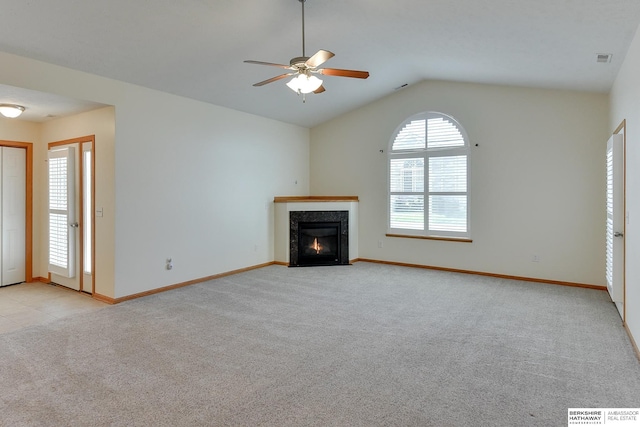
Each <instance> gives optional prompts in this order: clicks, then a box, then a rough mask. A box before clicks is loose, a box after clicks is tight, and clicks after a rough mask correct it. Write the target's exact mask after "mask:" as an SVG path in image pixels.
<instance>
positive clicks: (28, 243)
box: [0, 140, 33, 283]
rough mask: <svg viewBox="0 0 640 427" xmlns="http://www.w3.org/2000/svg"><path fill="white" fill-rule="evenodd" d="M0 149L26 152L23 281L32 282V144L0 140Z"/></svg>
mask: <svg viewBox="0 0 640 427" xmlns="http://www.w3.org/2000/svg"><path fill="white" fill-rule="evenodd" d="M0 147H12V148H23V149H25V150H26V163H27V164H26V165H25V166H26V189H25V190H26V191H25V193H26V205H25V233H24V234H25V236H24V240H25V241H24V243H25V244H24V252H25V254H24V260H25V264H24V272H25V274H24V275H25V277H24V281H25V282H26V283H29V282H32V281H33V271H32V270H33V242H32V240H31V239H32V238H33V143H32V142H20V141H5V140H0Z"/></svg>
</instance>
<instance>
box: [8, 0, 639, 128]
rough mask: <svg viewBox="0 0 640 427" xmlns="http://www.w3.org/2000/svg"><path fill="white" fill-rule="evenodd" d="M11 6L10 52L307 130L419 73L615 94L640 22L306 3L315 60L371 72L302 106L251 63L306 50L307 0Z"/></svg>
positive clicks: (585, 12) (608, 2) (622, 9)
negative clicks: (319, 56)
mask: <svg viewBox="0 0 640 427" xmlns="http://www.w3.org/2000/svg"><path fill="white" fill-rule="evenodd" d="M0 10H1V11H2V13H0V51H4V52H8V53H13V54H17V55H21V56H25V57H28V58H33V59H37V60H42V61H45V62H49V63H52V64H57V65H61V66H65V67H69V68H72V69H76V70H80V71H85V72H89V73H92V74H97V75H100V76H105V77H109V78H113V79H117V80H121V81H125V82H129V83H134V84H138V85H141V86H145V87H148V88H153V89H158V90H161V91H164V92H169V93H173V94H177V95H182V96H185V97H189V98H193V99H197V100H201V101H205V102H209V103H212V104H216V105H221V106H224V107H228V108H232V109H235V110H239V111H245V112H249V113H253V114H257V115H260V116H264V117H269V118H273V119H277V120H281V121H284V122H288V123H294V124H298V125H301V126H306V127H312V126H314V125H317V124H319V123H322V122H324V121H327V120H329V119H331V118H333V117H336V116H338V115H340V114H342V113H344V112H346V111H349V110H352V109H354V108H357V107H359V106H362V105H365V104H367V103H369V102H371V101H374V100H376V99H379V98H381V97H384V96H387V95H389V94H391V93H393V92H394V91H395V90H411V89H410V88H411V85H412V84H414V83H416V82H419V81H422V80H455V81H464V82H480V83H497V84H508V85H524V86H531V87H541V88H557V89H576V90H588V91H600V92H607V91H608V90H609V89H610V88H611V85H612V83H613V81H614V79H615V76H616V74H617V72H618V70H619V68H620V66H621V64H622V62H623V60H624V57H625V54H626V52H627V49H628V47H629V44H630V42H631V40H632V38H633V36H634V34H635V32H636V30H637V28H638V24H639V23H640V1H638V0H536V1H529V0H482V1H479V0H457V1H450V0H395V1H387V0H307V1H306V3H305V15H306V16H305V20H306V28H305V29H306V53H307V56H310V55H311V54H313V53H314V52H316V51H317V50H318V49H326V50H330V51H332V52H333V53H335V55H336V56H335V57H334V58H332V59H330V60H329V61H328V62H327V63H326V64H325V65H326V66H327V67H332V68H346V69H356V70H367V71H369V72H370V73H371V76H370V77H369V78H368V79H367V80H357V79H350V78H342V77H331V76H325V77H323V78H324V86H325V88H326V92H324V93H322V94H311V95H308V96H307V97H306V102H305V103H303V102H302V97H300V96H298V95H296V94H295V93H294V92H293V91H291V90H290V89H289V88H287V87H286V86H285V83H286V81H287V80H280V81H278V82H274V83H271V84H268V85H265V86H262V87H253V86H252V84H253V83H256V82H259V81H262V80H265V79H268V78H270V77H273V76H276V75H278V74H281V73H282V70H281V69H278V68H276V67H267V66H258V65H251V64H246V63H244V62H243V61H244V60H246V59H254V60H260V61H267V62H275V63H282V64H288V63H289V60H290V59H291V58H293V57H296V56H301V55H302V33H301V4H300V2H299V0H268V1H267V0H244V1H239V0H184V1H176V0H154V1H131V0H109V1H101V2H95V1H86V0H56V1H46V2H45V1H40V2H36V1H26V0H22V1H15V0H0ZM601 53H606V54H612V55H613V56H612V59H611V62H608V63H598V62H597V61H596V56H597V54H601ZM2 83H4V82H0V84H2ZM403 85H408V86H407V87H406V88H405V89H397V88H399V87H401V86H403ZM7 91H12V95H11V96H12V97H13V98H12V99H15V98H19V88H13V89H10V88H7V87H6V86H0V103H2V102H6V98H7V96H6V93H5V92H7ZM32 95H33V94H32ZM14 102H15V101H14ZM49 102H50V103H51V102H52V100H51V99H49ZM48 108H49V109H50V110H51V112H50V113H48V114H52V115H56V112H55V111H53V110H54V109H55V108H54V106H52V105H50V106H49V107H48ZM25 117H27V118H28V115H25Z"/></svg>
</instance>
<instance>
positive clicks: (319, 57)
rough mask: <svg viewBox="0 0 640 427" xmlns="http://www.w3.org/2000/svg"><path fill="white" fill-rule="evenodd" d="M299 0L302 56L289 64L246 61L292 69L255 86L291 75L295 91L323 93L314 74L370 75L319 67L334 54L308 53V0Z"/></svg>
mask: <svg viewBox="0 0 640 427" xmlns="http://www.w3.org/2000/svg"><path fill="white" fill-rule="evenodd" d="M298 1H299V2H300V3H301V4H302V56H297V57H295V58H292V59H291V61H289V65H284V64H274V63H272V62H262V61H253V60H251V61H244V62H246V63H248V64H258V65H269V66H272V67H278V68H284V69H285V70H290V71H291V72H289V73H286V74H281V75H279V76H276V77H272V78H270V79H268V80H264V81H262V82H259V83H256V84H254V86H264V85H266V84H267V83H272V82H275V81H278V80H281V79H285V78H287V77H289V76H293V78H292V79H291V81H289V82H288V83H287V86H289V87H290V88H291V89H292V90H293V91H294V92H296V93H298V94H303V95H304V94H307V93H311V92H313V93H322V92H324V90H325V89H324V86H322V80H320V79H319V78H317V77H316V76H314V75H313V74H323V75H325V76H337V77H352V78H356V79H366V78H367V77H369V73H368V72H367V71H357V70H340V69H337V68H318V67H319V66H320V65H322V64H324V63H325V62H326V61H328V60H329V59H331V58H332V57H333V56H334V54H333V53H331V52H329V51H328V50H322V49H320V50H319V51H317V52H316V53H315V54H313V56H311V57H308V56H307V55H306V52H305V44H304V3H305V2H306V1H307V0H298ZM302 100H303V102H304V97H303V98H302Z"/></svg>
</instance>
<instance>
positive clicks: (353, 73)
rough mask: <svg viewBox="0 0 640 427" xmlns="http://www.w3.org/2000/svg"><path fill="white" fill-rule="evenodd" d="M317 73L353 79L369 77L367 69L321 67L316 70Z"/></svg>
mask: <svg viewBox="0 0 640 427" xmlns="http://www.w3.org/2000/svg"><path fill="white" fill-rule="evenodd" d="M318 73H320V74H324V75H325V76H338V77H353V78H354V79H366V78H367V77H369V72H368V71H357V70H339V69H337V68H323V69H321V70H318Z"/></svg>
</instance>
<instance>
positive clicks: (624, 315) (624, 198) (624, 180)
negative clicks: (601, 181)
mask: <svg viewBox="0 0 640 427" xmlns="http://www.w3.org/2000/svg"><path fill="white" fill-rule="evenodd" d="M613 134H614V135H618V134H622V168H623V174H622V211H623V213H624V221H622V236H623V239H624V240H623V244H622V323H623V324H625V325H626V323H627V119H624V120H622V123H620V124H619V125H618V127H617V128H616V130H614V131H613Z"/></svg>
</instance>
